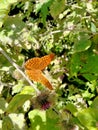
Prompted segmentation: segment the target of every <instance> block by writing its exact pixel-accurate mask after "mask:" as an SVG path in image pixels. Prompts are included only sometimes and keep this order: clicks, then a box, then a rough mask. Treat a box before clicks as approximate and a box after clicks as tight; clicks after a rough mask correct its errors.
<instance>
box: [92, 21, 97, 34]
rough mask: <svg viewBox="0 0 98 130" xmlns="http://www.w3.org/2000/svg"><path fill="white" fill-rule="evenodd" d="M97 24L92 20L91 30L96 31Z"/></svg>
mask: <svg viewBox="0 0 98 130" xmlns="http://www.w3.org/2000/svg"><path fill="white" fill-rule="evenodd" d="M96 30H97V29H96V26H95V24H94V23H93V22H91V31H92V32H93V33H95V32H96Z"/></svg>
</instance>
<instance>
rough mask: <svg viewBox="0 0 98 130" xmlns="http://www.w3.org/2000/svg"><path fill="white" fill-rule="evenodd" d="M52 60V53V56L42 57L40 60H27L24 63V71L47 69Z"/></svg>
mask: <svg viewBox="0 0 98 130" xmlns="http://www.w3.org/2000/svg"><path fill="white" fill-rule="evenodd" d="M53 58H54V54H53V53H52V54H49V55H46V56H43V57H42V58H38V57H36V58H32V59H29V60H28V61H27V62H26V63H25V69H30V70H31V69H38V70H43V69H45V67H47V66H48V65H49V64H50V62H51V61H52V60H53Z"/></svg>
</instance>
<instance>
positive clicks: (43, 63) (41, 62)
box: [24, 53, 55, 90]
mask: <svg viewBox="0 0 98 130" xmlns="http://www.w3.org/2000/svg"><path fill="white" fill-rule="evenodd" d="M54 56H55V55H54V54H53V53H51V54H49V55H46V56H43V57H41V58H39V57H35V58H31V59H29V60H28V61H27V62H26V63H25V65H24V66H25V71H26V74H27V75H28V77H29V78H30V79H31V80H34V81H36V82H39V83H42V84H43V85H45V86H46V87H47V88H49V89H50V90H52V89H53V87H52V85H51V83H50V82H49V81H48V79H47V78H46V77H45V76H44V75H43V73H42V70H44V69H45V67H47V66H48V65H49V64H50V62H51V61H52V60H53V59H54Z"/></svg>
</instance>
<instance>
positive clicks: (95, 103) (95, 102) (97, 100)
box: [91, 97, 98, 109]
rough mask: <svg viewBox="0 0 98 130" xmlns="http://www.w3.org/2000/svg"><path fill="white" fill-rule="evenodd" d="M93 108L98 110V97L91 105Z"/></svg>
mask: <svg viewBox="0 0 98 130" xmlns="http://www.w3.org/2000/svg"><path fill="white" fill-rule="evenodd" d="M91 107H92V108H96V109H98V97H96V98H95V99H94V101H93V103H92V105H91Z"/></svg>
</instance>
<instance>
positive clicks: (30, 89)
mask: <svg viewBox="0 0 98 130" xmlns="http://www.w3.org/2000/svg"><path fill="white" fill-rule="evenodd" d="M34 92H35V90H34V89H33V87H31V86H25V87H24V88H23V90H22V91H21V94H30V95H33V94H35V93H34Z"/></svg>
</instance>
